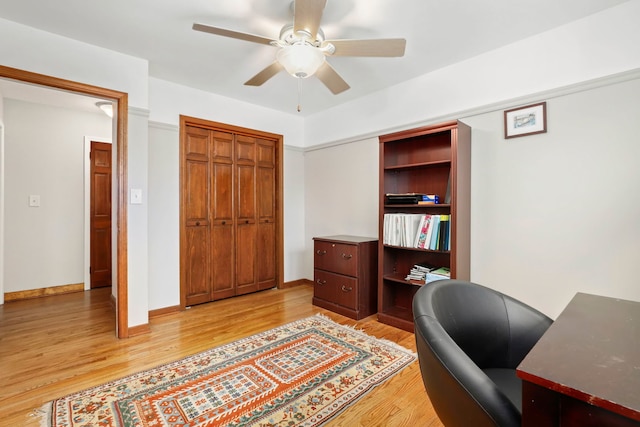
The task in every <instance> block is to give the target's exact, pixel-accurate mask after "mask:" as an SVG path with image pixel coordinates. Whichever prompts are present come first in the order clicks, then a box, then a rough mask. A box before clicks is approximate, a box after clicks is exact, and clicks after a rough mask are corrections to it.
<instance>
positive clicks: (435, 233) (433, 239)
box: [426, 215, 440, 251]
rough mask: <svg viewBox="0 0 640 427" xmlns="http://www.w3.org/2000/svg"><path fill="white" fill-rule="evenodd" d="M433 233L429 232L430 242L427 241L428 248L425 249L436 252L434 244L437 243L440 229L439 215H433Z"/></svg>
mask: <svg viewBox="0 0 640 427" xmlns="http://www.w3.org/2000/svg"><path fill="white" fill-rule="evenodd" d="M431 226H432V227H433V231H432V232H431V240H429V247H427V248H426V249H431V250H433V251H435V250H436V247H437V245H436V243H437V241H438V231H439V229H440V215H433V218H432V225H431Z"/></svg>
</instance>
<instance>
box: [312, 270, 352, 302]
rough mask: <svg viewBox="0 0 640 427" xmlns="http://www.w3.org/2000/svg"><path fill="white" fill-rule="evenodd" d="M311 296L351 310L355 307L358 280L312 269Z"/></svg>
mask: <svg viewBox="0 0 640 427" xmlns="http://www.w3.org/2000/svg"><path fill="white" fill-rule="evenodd" d="M313 276H314V277H313V296H314V297H316V298H320V299H323V300H325V301H329V302H332V303H334V304H338V305H341V306H343V307H347V308H350V309H353V310H356V309H357V297H356V296H357V294H358V280H357V279H356V278H354V277H349V276H343V275H341V274H335V273H329V272H328V271H324V270H318V269H316V270H314V273H313Z"/></svg>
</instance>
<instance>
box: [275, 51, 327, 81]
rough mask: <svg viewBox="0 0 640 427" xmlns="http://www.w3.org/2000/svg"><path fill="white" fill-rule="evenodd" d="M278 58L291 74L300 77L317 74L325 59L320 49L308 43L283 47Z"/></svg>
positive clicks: (277, 55)
mask: <svg viewBox="0 0 640 427" xmlns="http://www.w3.org/2000/svg"><path fill="white" fill-rule="evenodd" d="M276 58H277V59H278V62H280V64H282V66H283V67H284V68H285V70H287V72H288V73H289V74H291V75H292V76H293V77H297V78H299V79H304V78H307V77H310V76H312V75H313V74H315V72H316V71H318V68H320V66H321V65H322V64H323V63H324V60H325V57H324V53H323V52H322V51H321V50H320V49H318V48H316V47H314V46H310V45H308V44H294V45H290V46H284V47H281V48H280V50H278V53H277V54H276Z"/></svg>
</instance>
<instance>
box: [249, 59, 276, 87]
mask: <svg viewBox="0 0 640 427" xmlns="http://www.w3.org/2000/svg"><path fill="white" fill-rule="evenodd" d="M283 69H284V67H283V66H282V65H280V63H279V62H278V61H275V62H274V63H273V64H271V65H269V66H268V67H267V68H265V69H264V70H262V71H260V72H259V73H258V74H256V75H255V76H253V77H251V78H250V79H249V80H247V81H246V82H245V85H247V86H260V85H262V84H263V83H264V82H266V81H267V80H269V79H270V78H271V77H273V76H275V75H276V74H278V73H279V72H280V71H282V70H283Z"/></svg>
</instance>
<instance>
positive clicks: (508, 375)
mask: <svg viewBox="0 0 640 427" xmlns="http://www.w3.org/2000/svg"><path fill="white" fill-rule="evenodd" d="M482 371H483V372H484V373H485V374H486V375H487V376H488V377H489V378H490V379H491V381H493V382H494V383H495V384H496V385H497V386H498V388H499V389H500V391H502V392H503V393H504V394H505V395H506V396H507V397H508V398H509V400H510V401H511V403H513V404H514V406H515V407H516V408H518V410H519V411H520V412H521V413H522V380H521V379H520V378H518V376H517V375H516V370H515V369H497V368H493V369H483V370H482Z"/></svg>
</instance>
